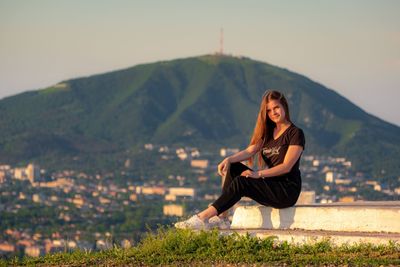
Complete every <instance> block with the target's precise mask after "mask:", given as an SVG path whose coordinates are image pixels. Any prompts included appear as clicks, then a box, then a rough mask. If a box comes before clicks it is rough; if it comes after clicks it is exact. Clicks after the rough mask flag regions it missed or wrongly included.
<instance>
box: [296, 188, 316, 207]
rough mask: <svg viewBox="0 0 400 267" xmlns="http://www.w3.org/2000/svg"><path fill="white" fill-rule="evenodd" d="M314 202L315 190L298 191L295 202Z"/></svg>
mask: <svg viewBox="0 0 400 267" xmlns="http://www.w3.org/2000/svg"><path fill="white" fill-rule="evenodd" d="M313 203H315V191H302V192H301V193H300V196H299V199H298V200H297V202H296V205H297V204H313Z"/></svg>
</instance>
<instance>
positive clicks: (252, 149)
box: [218, 143, 262, 176]
mask: <svg viewBox="0 0 400 267" xmlns="http://www.w3.org/2000/svg"><path fill="white" fill-rule="evenodd" d="M261 146H262V143H258V144H256V145H250V146H248V147H247V148H246V149H244V150H242V151H239V152H238V153H236V154H234V155H232V156H230V157H227V158H225V159H224V160H223V161H222V162H221V163H220V164H218V174H219V175H221V176H225V175H226V171H227V170H228V167H229V165H230V164H231V163H234V162H240V161H243V160H247V159H249V158H250V157H252V156H253V155H254V154H255V153H257V152H258V151H259V150H260V149H261Z"/></svg>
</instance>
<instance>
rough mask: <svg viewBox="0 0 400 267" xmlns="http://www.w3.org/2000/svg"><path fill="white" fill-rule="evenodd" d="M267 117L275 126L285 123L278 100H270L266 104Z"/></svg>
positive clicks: (284, 113)
mask: <svg viewBox="0 0 400 267" xmlns="http://www.w3.org/2000/svg"><path fill="white" fill-rule="evenodd" d="M267 115H268V117H269V118H270V120H271V121H273V122H275V124H278V123H283V122H286V112H285V109H284V108H283V106H282V104H281V102H279V101H278V100H270V101H269V102H268V103H267Z"/></svg>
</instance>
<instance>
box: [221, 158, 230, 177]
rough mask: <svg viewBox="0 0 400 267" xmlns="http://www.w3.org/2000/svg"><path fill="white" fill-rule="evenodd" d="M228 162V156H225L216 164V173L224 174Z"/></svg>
mask: <svg viewBox="0 0 400 267" xmlns="http://www.w3.org/2000/svg"><path fill="white" fill-rule="evenodd" d="M230 164H231V163H230V162H229V158H225V159H224V160H223V161H221V163H220V164H218V174H219V175H221V176H225V175H226V172H227V171H228V168H229V165H230Z"/></svg>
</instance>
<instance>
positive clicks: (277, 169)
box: [241, 145, 303, 178]
mask: <svg viewBox="0 0 400 267" xmlns="http://www.w3.org/2000/svg"><path fill="white" fill-rule="evenodd" d="M302 152H303V147H302V146H298V145H290V146H289V147H288V150H287V152H286V155H285V158H284V160H283V162H282V163H281V164H279V165H276V166H274V167H272V168H270V169H264V170H259V171H250V170H246V171H244V172H243V173H242V174H241V175H242V176H247V177H251V178H261V177H272V176H279V175H282V174H286V173H288V172H290V170H291V169H292V168H293V166H294V164H295V163H296V161H297V160H298V159H299V157H300V155H301V153H302Z"/></svg>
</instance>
